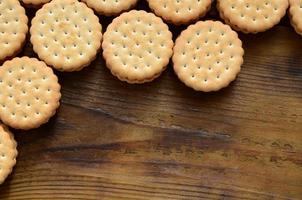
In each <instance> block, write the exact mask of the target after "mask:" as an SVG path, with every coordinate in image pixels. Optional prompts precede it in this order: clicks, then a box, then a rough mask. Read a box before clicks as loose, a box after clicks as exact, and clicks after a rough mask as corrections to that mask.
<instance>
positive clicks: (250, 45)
mask: <svg viewBox="0 0 302 200" xmlns="http://www.w3.org/2000/svg"><path fill="white" fill-rule="evenodd" d="M138 8H146V4H145V3H144V2H140V4H139V5H138ZM29 15H31V16H32V15H33V11H29ZM215 16H217V15H216V11H215V9H213V10H212V11H211V12H210V14H209V15H208V16H207V18H217V17H215ZM101 20H102V23H103V24H104V25H105V26H106V24H108V23H110V20H112V19H111V18H103V17H101ZM170 28H171V30H173V33H174V38H175V37H176V36H177V35H178V33H179V32H180V31H181V30H183V29H184V28H185V27H172V26H171V27H170ZM240 38H241V39H242V41H243V43H244V48H245V63H244V65H243V69H242V73H241V74H240V75H239V77H238V79H237V80H236V81H235V82H234V83H232V84H231V85H230V86H229V87H228V88H226V89H223V90H222V91H219V92H215V93H208V94H205V93H198V92H194V91H193V90H191V89H189V88H187V87H185V86H184V85H183V84H182V83H181V82H180V81H179V80H178V79H177V77H176V76H175V75H174V73H173V70H172V67H171V65H170V66H169V68H168V70H167V71H166V72H164V74H163V75H162V76H161V77H160V78H159V79H157V80H156V81H154V82H152V83H148V84H144V85H129V84H126V83H123V82H120V81H118V80H117V79H116V78H114V77H113V76H112V75H111V74H110V72H109V70H108V69H107V68H106V67H105V64H104V61H103V59H102V58H101V56H99V57H98V59H97V60H96V61H95V62H93V64H92V65H91V66H90V67H88V68H87V69H84V70H83V71H81V72H75V73H57V74H58V76H59V78H60V83H61V84H62V87H63V89H62V93H63V99H62V106H61V107H60V109H59V111H58V113H57V115H56V116H55V117H54V118H53V119H52V120H51V121H50V122H49V123H48V124H46V125H44V126H43V127H41V128H39V129H36V130H33V131H30V132H20V131H15V132H16V139H17V141H18V144H19V146H18V150H19V152H20V155H19V157H18V163H17V166H16V167H15V170H14V173H13V174H12V175H11V176H10V177H9V178H8V180H7V181H6V182H5V184H3V185H2V186H0V199H8V200H17V199H22V200H25V199H79V200H80V199H192V200H195V199H240V200H241V199H246V200H256V199H257V200H258V199H267V200H270V199H302V51H301V49H302V37H300V36H298V35H297V34H296V33H295V32H294V30H293V28H291V27H290V26H288V19H287V18H286V19H284V20H283V21H282V23H281V24H280V25H278V26H276V27H275V28H273V29H272V30H270V31H268V32H265V33H261V34H257V35H242V34H240ZM21 55H28V56H35V54H34V53H33V51H32V47H31V45H30V43H29V42H28V43H27V44H26V47H25V50H24V52H23V53H22V54H21Z"/></svg>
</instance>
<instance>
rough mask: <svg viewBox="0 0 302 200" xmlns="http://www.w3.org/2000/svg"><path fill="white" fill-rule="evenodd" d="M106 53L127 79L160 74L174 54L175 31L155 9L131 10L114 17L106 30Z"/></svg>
mask: <svg viewBox="0 0 302 200" xmlns="http://www.w3.org/2000/svg"><path fill="white" fill-rule="evenodd" d="M102 46H103V56H104V58H105V60H106V64H107V67H108V68H109V69H110V70H111V73H112V74H113V75H115V76H117V77H118V78H119V79H120V80H122V81H126V82H128V83H145V82H150V81H152V80H153V79H155V78H157V77H158V76H159V75H160V74H161V73H162V72H163V71H164V70H165V69H166V66H167V65H168V63H169V60H170V57H171V56H172V53H173V51H172V48H173V40H172V33H171V32H170V31H169V28H168V26H167V25H166V24H165V23H164V22H163V21H162V19H161V18H159V17H156V16H155V15H154V14H153V13H147V12H145V11H137V10H132V11H130V12H127V13H123V14H121V15H120V16H119V17H117V18H115V19H114V20H113V22H112V23H111V24H110V25H109V26H108V28H107V30H106V32H105V33H104V40H103V44H102Z"/></svg>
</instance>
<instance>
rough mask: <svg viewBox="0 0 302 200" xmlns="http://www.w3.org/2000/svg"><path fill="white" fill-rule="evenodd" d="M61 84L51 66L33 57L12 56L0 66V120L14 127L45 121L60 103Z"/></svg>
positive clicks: (25, 127) (27, 126)
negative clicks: (11, 58) (12, 57)
mask: <svg viewBox="0 0 302 200" xmlns="http://www.w3.org/2000/svg"><path fill="white" fill-rule="evenodd" d="M60 88H61V87H60V85H59V83H58V78H57V76H56V75H55V74H54V73H53V71H52V69H51V68H50V67H48V66H46V64H45V63H44V62H42V61H38V60H37V59H35V58H28V57H22V58H14V59H13V60H10V61H6V62H5V63H4V64H3V66H1V67H0V119H1V120H2V121H3V123H4V124H6V125H8V126H10V127H12V128H15V129H24V130H28V129H32V128H37V127H39V126H40V125H41V124H44V123H46V122H47V121H48V120H49V118H50V117H52V116H53V115H54V114H55V112H56V109H57V108H58V107H59V105H60V102H59V100H60V98H61V93H60Z"/></svg>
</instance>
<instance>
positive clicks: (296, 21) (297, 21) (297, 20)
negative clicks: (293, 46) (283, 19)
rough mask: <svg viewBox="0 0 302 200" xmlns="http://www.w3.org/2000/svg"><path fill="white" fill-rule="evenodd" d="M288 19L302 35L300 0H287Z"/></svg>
mask: <svg viewBox="0 0 302 200" xmlns="http://www.w3.org/2000/svg"><path fill="white" fill-rule="evenodd" d="M289 4H290V9H289V14H290V21H291V24H292V25H293V27H294V28H295V30H296V32H297V33H298V34H300V35H302V0H289Z"/></svg>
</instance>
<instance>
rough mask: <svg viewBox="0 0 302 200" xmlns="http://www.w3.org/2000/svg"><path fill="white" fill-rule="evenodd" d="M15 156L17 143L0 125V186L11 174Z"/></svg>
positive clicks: (4, 127)
mask: <svg viewBox="0 0 302 200" xmlns="http://www.w3.org/2000/svg"><path fill="white" fill-rule="evenodd" d="M17 155H18V152H17V143H16V141H15V140H14V136H13V134H12V133H11V132H10V131H9V130H8V128H7V127H6V126H4V125H3V124H1V123H0V185H1V184H2V183H3V182H4V180H5V179H6V178H7V176H8V175H9V174H10V173H11V172H12V170H13V167H14V166H15V164H16V157H17Z"/></svg>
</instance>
